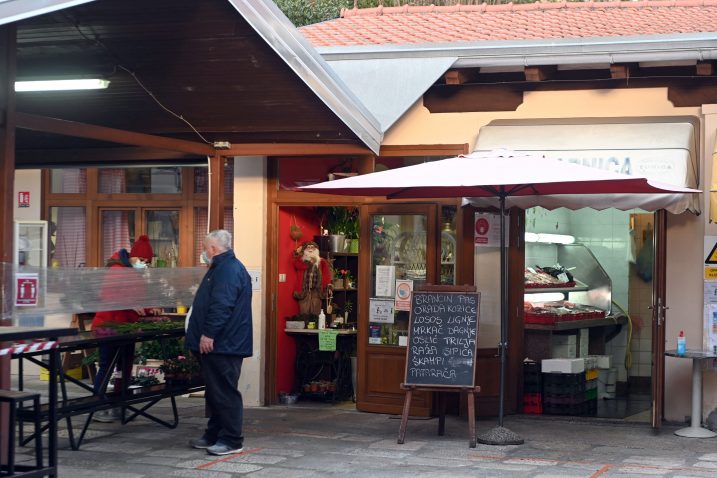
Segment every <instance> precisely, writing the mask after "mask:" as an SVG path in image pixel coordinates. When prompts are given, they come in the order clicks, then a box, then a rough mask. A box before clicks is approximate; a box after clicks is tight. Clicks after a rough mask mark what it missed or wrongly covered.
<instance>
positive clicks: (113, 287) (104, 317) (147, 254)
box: [92, 235, 161, 422]
mask: <svg viewBox="0 0 717 478" xmlns="http://www.w3.org/2000/svg"><path fill="white" fill-rule="evenodd" d="M153 255H154V252H153V251H152V245H151V244H150V242H149V237H147V236H145V235H142V236H139V237H138V238H137V240H136V241H135V243H134V245H133V246H132V249H131V250H130V252H127V249H120V250H119V251H117V252H115V253H114V254H113V255H112V257H110V259H109V260H108V261H107V264H106V266H107V267H109V268H110V269H113V268H123V267H134V268H136V269H144V268H145V267H147V263H149V262H150V261H151V260H152V256H153ZM115 282H116V281H112V280H109V281H108V283H107V285H106V286H105V287H104V288H103V290H102V292H101V295H102V300H103V301H109V302H111V301H113V300H116V299H117V298H119V297H122V296H125V295H126V293H127V292H126V290H123V289H122V288H121V287H118V286H117V284H116V283H115ZM137 299H138V302H140V303H141V302H143V301H142V300H141V299H142V298H137ZM159 312H161V310H160V309H142V308H138V309H127V310H109V311H102V312H97V313H96V314H95V318H94V319H93V320H92V329H93V330H94V329H97V328H98V327H102V326H104V325H106V324H108V323H114V324H124V323H132V322H137V320H139V318H140V316H144V315H147V314H148V313H152V314H156V313H159ZM118 352H119V359H120V360H122V362H123V364H122V365H123V366H121V367H118V368H120V369H121V371H122V378H123V379H124V380H128V379H129V377H130V375H131V374H132V362H133V361H134V344H132V345H126V346H120V347H118V346H114V345H101V346H100V347H98V353H99V359H98V369H97V374H96V375H95V383H94V392H95V394H99V393H100V392H101V388H102V382H103V381H104V379H105V377H106V376H107V374H111V373H112V372H113V370H110V363H111V362H112V358H113V357H114V356H115V354H117V353H118ZM118 365H119V364H118ZM118 418H119V413H118V411H117V410H107V411H105V412H98V413H96V414H95V416H94V419H95V420H97V421H101V422H111V421H114V420H116V419H118Z"/></svg>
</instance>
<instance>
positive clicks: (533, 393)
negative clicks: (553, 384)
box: [523, 360, 543, 415]
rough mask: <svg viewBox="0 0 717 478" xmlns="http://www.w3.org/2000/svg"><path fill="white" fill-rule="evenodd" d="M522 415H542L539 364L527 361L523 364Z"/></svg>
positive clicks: (541, 382) (541, 384) (541, 378)
mask: <svg viewBox="0 0 717 478" xmlns="http://www.w3.org/2000/svg"><path fill="white" fill-rule="evenodd" d="M523 413H528V414H533V415H540V414H542V413H543V376H542V373H541V372H540V364H538V363H536V362H533V361H528V360H526V361H525V362H523Z"/></svg>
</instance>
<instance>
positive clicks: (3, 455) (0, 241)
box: [0, 24, 16, 463]
mask: <svg viewBox="0 0 717 478" xmlns="http://www.w3.org/2000/svg"><path fill="white" fill-rule="evenodd" d="M15 50H16V46H15V25H14V24H10V25H5V26H0V272H3V268H4V267H3V266H5V265H7V264H11V263H12V256H13V254H12V235H13V218H14V209H13V203H12V199H13V188H14V186H15ZM7 278H8V276H7V275H6V274H4V273H2V274H0V288H2V289H3V290H4V289H5V288H6V287H10V285H9V284H6V283H5V281H6V279H7ZM9 290H12V289H9ZM1 295H2V297H5V295H6V294H1ZM10 296H12V294H10ZM10 300H11V301H12V298H10ZM11 310H12V302H10V303H6V302H4V301H3V300H2V298H0V313H3V312H6V311H11ZM3 315H4V314H0V320H1V321H0V325H11V324H12V321H11V320H5V319H2V316H3ZM0 389H3V390H8V389H10V355H9V354H8V355H3V356H2V358H0ZM9 418H10V417H9V409H8V408H7V406H4V407H2V410H1V412H0V443H2V444H3V445H2V448H0V460H2V463H7V456H8V455H7V453H8V448H7V444H8V422H9Z"/></svg>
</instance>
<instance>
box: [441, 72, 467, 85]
mask: <svg viewBox="0 0 717 478" xmlns="http://www.w3.org/2000/svg"><path fill="white" fill-rule="evenodd" d="M443 79H444V80H445V81H446V84H447V85H462V84H463V83H467V82H468V80H469V79H470V78H469V75H468V74H467V73H466V72H465V70H448V71H447V72H446V73H445V74H444V75H443Z"/></svg>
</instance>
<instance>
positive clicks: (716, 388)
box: [688, 105, 717, 416]
mask: <svg viewBox="0 0 717 478" xmlns="http://www.w3.org/2000/svg"><path fill="white" fill-rule="evenodd" d="M702 114H703V115H704V123H703V124H704V131H703V136H702V139H703V144H702V151H703V153H702V157H703V158H705V159H704V162H703V164H704V169H703V171H704V174H703V175H702V176H703V178H704V179H703V181H702V185H701V186H702V189H703V190H705V191H706V190H708V189H709V187H710V178H711V177H712V160H711V159H712V153H713V151H714V150H715V141H717V135H716V134H715V131H717V105H704V106H703V107H702ZM703 196H704V201H703V206H702V207H703V209H702V210H703V211H704V214H703V215H702V217H703V220H704V227H705V235H706V236H717V224H710V222H709V216H710V214H709V203H710V202H709V196H708V195H707V194H705V195H703ZM702 259H704V258H702ZM700 279H701V278H700ZM689 345H690V343H688V346H689ZM694 345H696V346H699V345H701V342H700V343H696V344H694ZM702 386H703V393H702V396H703V406H702V411H703V414H704V415H705V416H706V415H708V414H709V413H710V412H711V411H713V410H715V409H717V369H716V368H712V367H707V369H706V370H705V374H704V380H703V382H702Z"/></svg>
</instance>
